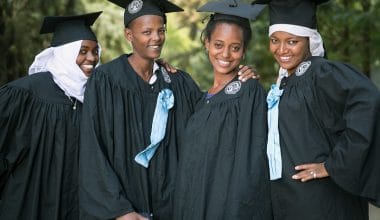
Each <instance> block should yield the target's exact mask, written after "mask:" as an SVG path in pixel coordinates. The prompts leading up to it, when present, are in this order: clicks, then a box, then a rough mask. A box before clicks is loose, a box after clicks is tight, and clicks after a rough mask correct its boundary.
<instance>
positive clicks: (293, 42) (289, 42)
mask: <svg viewBox="0 0 380 220" xmlns="http://www.w3.org/2000/svg"><path fill="white" fill-rule="evenodd" d="M297 43H298V41H296V40H289V41H288V44H289V45H296V44H297Z"/></svg>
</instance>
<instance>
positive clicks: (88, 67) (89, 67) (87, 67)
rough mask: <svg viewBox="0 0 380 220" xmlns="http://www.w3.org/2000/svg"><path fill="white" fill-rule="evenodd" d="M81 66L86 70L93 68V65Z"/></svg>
mask: <svg viewBox="0 0 380 220" xmlns="http://www.w3.org/2000/svg"><path fill="white" fill-rule="evenodd" d="M82 66H83V67H84V68H86V69H93V68H94V66H93V65H86V64H83V65H82Z"/></svg>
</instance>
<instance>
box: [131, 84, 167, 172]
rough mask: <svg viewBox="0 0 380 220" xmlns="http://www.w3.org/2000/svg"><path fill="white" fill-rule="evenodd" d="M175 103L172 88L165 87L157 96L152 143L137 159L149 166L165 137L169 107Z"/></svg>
mask: <svg viewBox="0 0 380 220" xmlns="http://www.w3.org/2000/svg"><path fill="white" fill-rule="evenodd" d="M173 105H174V96H173V92H172V91H171V90H170V89H163V90H162V91H161V92H160V93H159V94H158V97H157V103H156V109H155V110H154V116H153V122H152V131H151V133H150V145H149V146H147V147H146V148H145V149H144V150H143V151H141V152H140V153H138V154H137V155H136V157H135V161H136V162H137V163H138V164H140V165H142V166H143V167H145V168H147V167H148V166H149V161H150V159H152V157H153V155H154V153H155V152H156V150H157V147H158V146H159V144H160V142H161V141H162V139H164V137H165V131H166V123H167V120H168V113H169V109H171V108H172V107H173Z"/></svg>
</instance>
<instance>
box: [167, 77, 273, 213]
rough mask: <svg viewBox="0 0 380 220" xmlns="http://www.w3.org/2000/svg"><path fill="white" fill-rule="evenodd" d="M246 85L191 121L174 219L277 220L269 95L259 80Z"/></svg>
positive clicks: (200, 108) (202, 105)
mask: <svg viewBox="0 0 380 220" xmlns="http://www.w3.org/2000/svg"><path fill="white" fill-rule="evenodd" d="M234 82H235V83H240V82H239V81H237V79H235V80H234ZM241 86H242V87H241V89H240V91H239V92H238V93H236V94H227V93H225V90H222V91H220V92H219V93H217V94H216V95H214V96H213V97H212V98H210V99H206V97H204V98H203V99H201V100H200V102H199V103H198V104H197V106H196V109H195V113H194V114H193V115H192V116H191V117H190V119H189V122H188V124H187V126H186V135H185V137H184V139H182V140H181V142H180V149H181V151H180V152H181V153H180V158H179V160H180V165H179V172H178V181H177V186H176V192H175V209H174V213H175V216H174V218H173V219H176V220H194V219H197V220H206V219H207V220H215V219H218V220H223V219H226V220H227V219H229V220H230V219H247V220H248V219H257V220H266V219H272V218H271V217H272V214H271V213H272V212H271V204H270V188H269V187H270V183H269V171H268V164H267V158H266V138H267V121H266V118H267V117H266V114H267V113H266V102H265V91H264V90H263V88H262V87H261V86H260V85H259V83H258V81H256V80H249V81H247V82H245V83H242V84H241Z"/></svg>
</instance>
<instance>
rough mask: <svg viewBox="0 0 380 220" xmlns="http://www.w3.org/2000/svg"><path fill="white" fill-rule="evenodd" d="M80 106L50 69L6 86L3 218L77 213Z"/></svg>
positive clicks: (0, 152)
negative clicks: (70, 98)
mask: <svg viewBox="0 0 380 220" xmlns="http://www.w3.org/2000/svg"><path fill="white" fill-rule="evenodd" d="M81 109H82V105H81V104H80V103H79V102H77V109H76V110H74V109H73V106H72V103H71V102H70V100H69V98H68V97H67V96H66V95H65V94H64V92H63V91H62V90H61V89H60V88H59V87H58V86H57V85H56V84H55V83H54V81H53V79H52V76H51V74H50V73H48V72H45V73H36V74H34V75H31V76H27V77H24V78H21V79H19V80H16V81H13V82H11V83H9V84H6V85H4V86H2V87H1V89H0V131H1V132H0V161H2V163H4V162H6V164H7V165H6V166H1V167H0V176H1V179H0V185H3V186H4V188H3V190H2V191H1V192H0V195H1V201H0V219H2V220H15V219H18V220H23V219H25V220H26V219H28V220H30V219H35V220H37V219H38V220H44V219H46V220H52V219H53V220H54V219H60V220H66V219H68V220H70V219H78V217H79V215H78V195H77V193H78V191H77V186H78V184H77V183H78V179H77V174H78V173H77V170H78V153H79V152H78V146H79V131H80V129H79V125H80V116H81Z"/></svg>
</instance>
